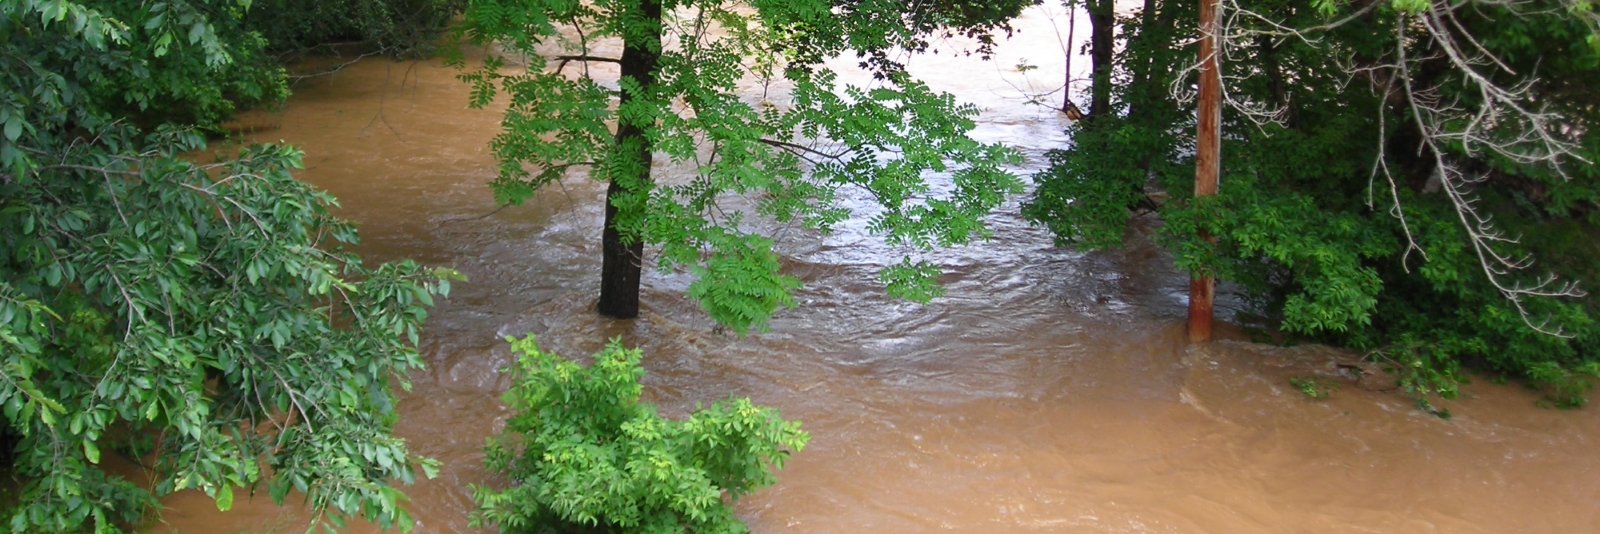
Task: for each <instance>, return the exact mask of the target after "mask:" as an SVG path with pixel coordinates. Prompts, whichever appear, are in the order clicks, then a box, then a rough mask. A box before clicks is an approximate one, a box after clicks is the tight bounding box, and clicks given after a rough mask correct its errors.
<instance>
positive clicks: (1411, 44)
mask: <svg viewBox="0 0 1600 534" xmlns="http://www.w3.org/2000/svg"><path fill="white" fill-rule="evenodd" d="M1595 7H1596V6H1595V4H1593V3H1592V2H1589V1H1587V0H1575V1H1541V2H1513V3H1504V2H1478V1H1470V2H1429V1H1426V0H1421V1H1394V2H1389V1H1356V2H1350V3H1343V2H1316V3H1314V4H1313V5H1304V4H1299V3H1295V2H1281V1H1277V0H1244V1H1240V2H1237V3H1225V4H1224V9H1223V14H1222V15H1221V16H1222V20H1223V21H1224V24H1225V28H1226V29H1225V31H1224V32H1222V34H1223V35H1224V36H1225V39H1224V42H1223V49H1224V52H1223V54H1224V55H1223V57H1222V59H1223V65H1224V66H1223V69H1224V84H1225V86H1226V91H1227V98H1228V101H1227V105H1226V106H1225V114H1224V123H1223V131H1224V134H1223V135H1224V140H1223V161H1222V172H1223V176H1222V180H1221V184H1222V187H1221V194H1220V195H1218V196H1216V197H1214V198H1206V199H1205V200H1204V201H1195V200H1194V199H1193V197H1192V195H1191V194H1190V192H1191V191H1192V188H1193V186H1192V185H1191V184H1192V183H1193V180H1194V171H1193V168H1194V167H1193V164H1192V158H1191V154H1192V150H1193V149H1192V146H1193V137H1192V135H1193V134H1192V132H1193V131H1194V118H1193V117H1194V115H1193V109H1194V108H1193V107H1192V102H1188V101H1180V100H1177V99H1175V98H1174V97H1173V96H1172V95H1173V94H1174V92H1173V91H1169V90H1168V89H1169V88H1173V89H1176V90H1177V91H1176V93H1177V94H1179V95H1184V94H1186V93H1187V92H1189V91H1192V89H1190V88H1192V87H1193V83H1194V79H1193V78H1194V77H1193V73H1194V71H1193V70H1191V69H1190V68H1189V67H1190V66H1191V65H1193V64H1194V62H1195V52H1194V49H1193V48H1178V47H1174V46H1172V43H1178V42H1192V41H1186V40H1191V39H1193V38H1194V37H1195V35H1196V25H1195V20H1196V16H1197V15H1196V11H1195V9H1196V8H1195V7H1194V6H1193V5H1192V3H1185V2H1173V1H1164V0H1148V1H1146V2H1145V3H1144V8H1143V10H1141V11H1140V12H1137V13H1135V14H1133V15H1131V16H1129V17H1126V18H1124V19H1122V20H1121V21H1120V28H1121V31H1120V32H1119V33H1117V37H1118V39H1119V40H1120V41H1121V43H1122V45H1123V46H1122V47H1121V48H1119V49H1117V53H1116V55H1115V57H1114V58H1108V59H1110V60H1111V61H1110V62H1109V63H1105V64H1104V65H1097V67H1101V66H1103V67H1104V68H1105V69H1107V70H1108V71H1109V73H1110V75H1109V76H1108V77H1107V79H1109V80H1111V84H1110V87H1109V90H1108V91H1107V92H1106V93H1107V97H1106V98H1109V99H1111V100H1110V101H1108V103H1107V105H1106V106H1105V107H1106V108H1108V110H1107V111H1106V112H1104V113H1091V115H1090V117H1089V118H1088V119H1086V120H1085V121H1083V122H1082V123H1080V124H1078V125H1076V126H1074V127H1073V131H1072V134H1073V146H1071V147H1068V148H1065V149H1063V150H1061V151H1058V152H1055V153H1054V154H1052V155H1051V159H1052V166H1051V168H1050V170H1049V171H1047V172H1045V173H1042V174H1040V175H1038V176H1036V177H1035V180H1036V181H1037V183H1038V184H1039V186H1038V189H1037V190H1036V192H1035V194H1034V196H1033V198H1032V200H1031V202H1030V203H1029V204H1028V206H1027V209H1026V213H1027V215H1029V216H1030V217H1032V218H1033V219H1035V220H1037V221H1040V222H1042V223H1044V224H1047V225H1049V227H1050V228H1051V229H1052V230H1054V231H1055V232H1056V234H1057V235H1058V236H1059V237H1060V238H1061V239H1062V240H1063V241H1066V242H1073V243H1076V244H1078V246H1082V247H1088V248H1099V247H1110V246H1116V245H1117V244H1118V243H1120V241H1121V239H1122V237H1123V225H1124V223H1125V222H1126V220H1127V218H1128V217H1129V216H1130V214H1131V213H1132V211H1131V210H1130V209H1129V208H1130V207H1134V206H1139V205H1141V204H1142V205H1144V206H1150V205H1152V203H1150V202H1148V199H1146V192H1147V191H1148V190H1152V189H1159V190H1163V191H1165V192H1167V193H1169V194H1170V200H1168V201H1167V202H1165V203H1164V204H1162V205H1161V206H1160V207H1159V215H1160V217H1161V218H1162V220H1163V221H1164V225H1163V227H1162V231H1161V236H1162V239H1164V240H1165V242H1166V243H1167V244H1169V245H1170V246H1171V247H1172V248H1173V249H1174V250H1175V251H1176V256H1177V261H1178V263H1179V264H1180V265H1181V266H1183V267H1185V268H1188V269H1191V270H1194V271H1198V272H1207V273H1214V274H1215V275H1217V276H1218V277H1220V278H1222V279H1225V280H1230V281H1233V282H1235V283H1237V284H1238V285H1239V286H1240V287H1242V288H1243V290H1244V291H1245V292H1246V294H1247V295H1248V296H1249V297H1250V298H1251V299H1252V302H1253V303H1254V304H1255V310H1256V311H1257V312H1258V313H1260V314H1261V315H1263V316H1265V317H1266V318H1268V319H1270V320H1271V321H1272V322H1273V323H1275V325H1276V326H1277V327H1278V328H1281V329H1282V330H1284V331H1287V332H1290V333H1294V334H1297V335H1299V336H1303V337H1305V338H1309V339H1314V340H1321V341H1327V342H1332V343H1337V344H1341V345H1345V346H1350V347H1354V348H1357V349H1361V350H1363V351H1367V353H1368V354H1369V356H1370V357H1372V358H1373V359H1375V360H1377V361H1380V362H1383V363H1386V364H1388V365H1389V366H1390V367H1391V368H1393V369H1394V370H1395V371H1397V372H1398V375H1397V377H1398V378H1399V380H1400V381H1401V383H1402V385H1404V386H1406V387H1407V388H1408V389H1409V390H1410V391H1412V392H1414V393H1417V394H1419V395H1420V398H1421V399H1423V402H1426V397H1427V396H1428V395H1430V394H1440V395H1446V396H1449V395H1452V394H1453V393H1454V391H1455V387H1456V384H1457V383H1458V381H1459V380H1461V379H1462V370H1463V369H1464V368H1467V367H1470V368H1475V369H1480V370H1482V371H1485V372H1487V373H1490V374H1491V375H1492V376H1496V377H1506V378H1515V379H1523V380H1526V381H1528V382H1529V383H1530V384H1533V385H1535V386H1538V387H1542V388H1546V390H1547V392H1548V393H1549V394H1550V395H1551V399H1552V400H1553V401H1555V402H1556V403H1558V404H1561V405H1569V406H1570V405H1576V404H1579V403H1582V402H1583V399H1584V397H1583V395H1584V392H1585V391H1586V390H1587V389H1588V387H1589V384H1590V381H1589V379H1588V378H1587V377H1592V376H1595V375H1600V325H1597V324H1596V321H1595V319H1596V317H1600V315H1597V312H1600V307H1597V304H1596V303H1595V301H1594V300H1592V299H1577V298H1574V297H1577V296H1580V295H1581V294H1582V292H1581V290H1579V289H1578V288H1575V287H1573V286H1571V285H1568V284H1569V283H1575V282H1582V283H1583V284H1582V285H1584V286H1590V287H1592V283H1594V282H1600V277H1597V275H1600V250H1597V246H1596V243H1597V240H1596V239H1595V236H1597V235H1600V233H1597V231H1596V228H1597V226H1596V225H1597V224H1600V167H1596V165H1595V162H1596V161H1597V159H1600V131H1597V129H1596V127H1597V126H1600V105H1597V103H1600V86H1596V85H1595V84H1593V83H1591V82H1592V81H1594V80H1600V33H1597V32H1600V18H1597V16H1596V14H1595ZM1097 81H1098V79H1097ZM1095 94H1096V96H1097V97H1098V96H1099V94H1100V93H1099V92H1096V93H1095ZM1189 94H1192V93H1189ZM1201 229H1205V230H1207V231H1208V232H1209V233H1210V235H1212V236H1215V237H1216V242H1215V243H1214V244H1212V243H1207V242H1206V241H1204V240H1202V239H1199V238H1198V237H1197V234H1198V233H1199V230H1201ZM1552 277H1553V278H1552Z"/></svg>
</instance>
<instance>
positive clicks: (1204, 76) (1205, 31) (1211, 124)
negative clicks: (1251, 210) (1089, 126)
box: [1189, 0, 1222, 343]
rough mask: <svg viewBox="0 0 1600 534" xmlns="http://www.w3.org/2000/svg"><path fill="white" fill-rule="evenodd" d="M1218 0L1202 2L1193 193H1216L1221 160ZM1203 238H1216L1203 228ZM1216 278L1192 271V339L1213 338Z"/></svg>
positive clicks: (1197, 194)
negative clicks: (1212, 325) (1213, 303)
mask: <svg viewBox="0 0 1600 534" xmlns="http://www.w3.org/2000/svg"><path fill="white" fill-rule="evenodd" d="M1217 27H1218V25H1217V0H1201V1H1200V94H1199V97H1198V98H1197V106H1198V108H1197V109H1196V111H1195V114H1196V119H1197V120H1196V122H1198V123H1199V124H1198V126H1197V130H1198V131H1196V132H1195V150H1194V196H1195V201H1196V202H1199V201H1200V197H1204V196H1207V195H1215V194H1217V179H1218V177H1219V175H1220V174H1221V170H1222V169H1221V167H1220V165H1221V160H1222V135H1221V129H1222V102H1221V100H1222V73H1221V64H1220V61H1218V58H1217ZM1200 238H1201V239H1204V240H1206V241H1207V242H1211V243H1215V242H1216V240H1215V238H1213V237H1211V236H1210V235H1209V234H1207V233H1206V231H1205V229H1204V227H1202V228H1201V230H1200ZM1215 292H1216V281H1215V280H1213V279H1212V278H1211V275H1209V274H1202V273H1193V274H1192V278H1190V283H1189V341H1191V342H1194V343H1204V342H1207V341H1211V314H1212V309H1211V305H1212V299H1213V297H1214V296H1215Z"/></svg>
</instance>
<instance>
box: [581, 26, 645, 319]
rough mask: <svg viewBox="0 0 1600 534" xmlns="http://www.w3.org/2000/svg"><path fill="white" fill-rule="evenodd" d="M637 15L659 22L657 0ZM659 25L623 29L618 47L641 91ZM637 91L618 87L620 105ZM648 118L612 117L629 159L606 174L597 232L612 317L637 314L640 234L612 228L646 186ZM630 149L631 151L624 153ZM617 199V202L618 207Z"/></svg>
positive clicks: (603, 296) (627, 74) (625, 74)
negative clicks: (637, 30) (602, 225)
mask: <svg viewBox="0 0 1600 534" xmlns="http://www.w3.org/2000/svg"><path fill="white" fill-rule="evenodd" d="M638 9H639V11H640V13H639V15H640V18H641V19H643V20H646V21H650V23H652V24H659V21H660V20H661V2H660V0H641V1H640V2H639V8H638ZM660 50H661V30H660V29H659V27H657V28H656V29H654V30H651V31H650V32H649V33H648V34H625V35H624V36H623V48H622V78H624V79H626V78H633V79H634V80H635V81H637V82H638V84H639V86H640V87H642V88H645V89H644V90H645V91H646V92H648V91H649V88H650V87H651V86H652V85H654V84H655V70H656V65H657V63H659V62H660V59H661V52H660ZM639 96H641V95H634V94H630V93H628V92H627V91H623V93H622V100H621V105H627V104H628V102H630V101H632V100H633V99H634V98H638V97H639ZM646 126H649V125H648V124H635V123H634V122H632V121H630V120H627V119H620V118H619V120H618V122H617V150H619V151H623V152H624V153H623V154H619V155H621V156H622V157H624V158H631V159H632V161H628V162H626V164H623V165H618V168H620V169H624V170H621V171H620V172H619V173H618V175H613V176H612V177H611V183H610V185H609V186H607V187H606V226H605V230H604V232H603V233H602V236H601V252H600V254H601V256H602V260H601V264H600V304H599V306H598V307H597V308H598V311H599V312H600V315H604V316H607V317H614V318H617V319H632V318H635V317H638V316H639V280H640V277H641V275H642V274H643V271H644V241H643V236H637V235H623V233H622V231H621V230H619V229H618V228H617V224H618V223H619V216H620V215H621V213H620V212H621V210H622V209H624V208H625V209H639V207H641V205H640V204H638V203H640V202H642V200H639V197H638V195H637V194H631V195H630V193H638V194H642V193H643V192H644V191H645V190H648V189H649V187H650V183H651V182H650V164H651V160H652V147H651V145H650V140H649V139H648V138H646V137H645V135H644V128H645V127H646ZM627 152H631V153H632V154H627ZM619 204H622V206H621V207H619Z"/></svg>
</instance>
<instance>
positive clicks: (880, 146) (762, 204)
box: [462, 0, 1020, 332]
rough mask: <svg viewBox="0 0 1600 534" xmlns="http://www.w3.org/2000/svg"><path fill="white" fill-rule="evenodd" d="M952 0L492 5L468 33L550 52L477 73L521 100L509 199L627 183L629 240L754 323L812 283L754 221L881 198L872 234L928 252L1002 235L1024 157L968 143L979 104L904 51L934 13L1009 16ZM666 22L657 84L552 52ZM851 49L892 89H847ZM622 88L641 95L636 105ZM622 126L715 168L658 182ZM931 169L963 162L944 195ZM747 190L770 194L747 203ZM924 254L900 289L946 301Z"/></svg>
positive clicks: (512, 122) (960, 17) (514, 47)
mask: <svg viewBox="0 0 1600 534" xmlns="http://www.w3.org/2000/svg"><path fill="white" fill-rule="evenodd" d="M1003 4H1005V5H1007V6H1011V8H1015V7H1017V5H1020V4H1017V5H1012V4H1016V3H1014V2H1013V3H1003ZM940 5H941V6H943V9H947V11H938V10H937V9H935V11H934V12H933V13H936V15H930V16H921V15H917V14H916V13H906V12H904V10H906V9H907V7H906V6H905V5H903V4H902V3H898V2H866V1H863V2H829V1H826V0H802V1H791V0H784V1H756V2H749V3H748V5H743V4H736V3H732V2H722V1H714V0H702V1H685V2H665V3H664V7H665V9H666V14H665V15H664V16H663V17H662V19H661V20H650V19H648V17H643V16H641V15H640V0H613V1H601V2H572V1H565V0H548V1H534V2H520V1H519V2H509V1H498V0H482V1H475V2H472V3H471V4H470V5H469V7H468V10H467V12H466V16H465V21H464V23H463V25H462V28H463V30H464V31H465V32H466V33H467V35H469V36H470V37H471V38H472V39H473V40H474V41H476V42H478V43H482V44H489V43H496V46H499V47H501V49H503V50H504V51H505V52H506V53H507V54H508V55H511V56H516V57H521V56H526V57H528V59H529V61H531V64H530V65H529V66H528V69H527V70H526V72H518V73H511V71H506V70H502V69H501V67H502V62H501V60H499V59H495V58H491V59H489V60H488V61H486V62H485V64H484V65H483V68H481V69H478V70H475V71H472V72H470V73H468V74H466V75H464V76H462V78H463V79H465V80H467V81H468V82H470V83H471V84H472V85H473V99H472V105H474V106H483V105H486V104H488V103H489V102H490V101H492V100H494V99H495V98H496V97H497V96H499V95H501V94H502V93H503V94H504V95H506V97H508V99H509V101H510V105H509V107H508V109H507V111H506V117H505V120H504V122H503V124H504V126H505V128H506V130H505V132H503V133H501V134H500V135H498V136H497V137H496V138H495V140H494V141H493V145H492V148H493V150H494V153H495V155H496V157H498V158H499V159H500V162H501V166H500V175H499V177H498V178H497V179H496V180H495V181H494V183H493V186H494V190H495V193H496V196H497V198H498V199H499V200H501V201H505V202H511V203H517V202H521V201H523V200H524V199H526V198H528V197H529V196H530V195H532V194H533V193H534V192H535V191H537V190H538V189H539V188H541V187H543V186H545V185H547V184H549V183H551V182H553V181H556V180H558V179H560V177H561V176H562V175H563V173H564V172H565V171H567V170H568V169H570V168H573V167H586V168H588V171H589V176H590V177H592V178H594V179H597V180H604V181H612V182H618V183H620V184H621V185H623V186H624V189H625V192H624V193H622V194H619V195H615V196H613V198H612V199H611V202H612V204H613V205H614V206H616V207H617V208H618V210H619V217H618V221H617V223H616V225H615V227H616V228H618V229H619V230H620V231H622V233H623V235H624V239H627V240H630V241H633V240H643V242H645V243H647V244H650V245H654V246H659V247H660V253H659V255H658V262H657V265H658V266H659V267H660V268H662V269H669V268H673V267H679V266H687V267H689V268H690V269H691V270H692V271H693V272H695V273H696V274H697V275H699V276H700V282H698V283H696V286H695V287H694V288H691V294H692V295H693V296H694V297H695V298H696V299H697V300H698V301H699V302H700V304H701V306H702V307H704V308H705V309H706V310H707V312H708V313H710V314H711V316H712V317H713V318H715V319H716V320H718V321H721V322H723V323H724V324H727V325H729V326H732V327H733V328H735V329H736V330H738V331H740V332H744V331H746V330H747V329H748V328H751V327H756V328H760V327H762V325H763V324H764V323H765V320H766V317H767V316H768V315H770V314H771V313H772V312H773V311H774V310H775V309H777V307H779V306H783V305H788V304H790V303H791V299H790V298H789V294H790V291H791V290H793V289H794V288H795V287H798V284H799V282H798V280H796V279H794V278H793V277H791V276H787V275H782V274H779V271H778V268H779V262H778V261H777V256H776V255H775V254H774V253H773V252H772V250H771V242H770V240H767V239H760V238H755V237H754V236H752V232H753V231H752V230H751V229H750V227H749V226H748V225H745V223H747V221H755V220H758V219H759V220H762V221H770V222H772V223H775V224H778V225H789V224H798V225H803V226H805V227H809V228H816V229H820V230H823V231H827V230H828V229H830V228H831V227H832V226H833V225H835V224H836V223H838V222H840V221H841V220H844V219H845V218H846V217H849V216H851V215H852V213H851V209H850V208H847V207H846V206H844V205H843V204H842V203H841V201H840V200H839V199H840V197H841V196H842V194H843V193H844V192H845V191H846V190H849V189H855V190H862V191H867V192H869V193H870V194H871V196H872V198H874V199H875V200H876V203H877V205H876V206H875V207H873V208H872V210H871V211H872V212H874V213H871V215H870V216H871V217H872V220H871V224H870V228H871V229H872V230H874V231H876V232H879V233H881V234H883V235H884V236H885V237H886V239H887V240H889V241H890V242H892V243H897V244H907V245H912V246H915V247H919V248H923V249H926V248H930V247H934V246H951V245H957V244H962V243H967V242H970V241H971V240H973V239H981V238H984V237H985V236H987V235H988V230H987V229H986V228H984V226H983V224H982V221H981V218H982V217H983V216H984V215H985V214H987V213H988V212H989V211H990V210H992V209H994V208H995V207H996V206H998V205H999V204H1000V202H1001V201H1002V200H1003V199H1004V198H1005V196H1006V195H1007V194H1009V193H1013V192H1016V191H1018V189H1019V183H1018V180H1017V179H1016V178H1015V177H1014V176H1013V175H1012V174H1011V173H1009V172H1008V171H1007V170H1006V168H1005V167H1006V166H1007V165H1011V164H1015V163H1018V162H1019V159H1018V155H1017V154H1016V153H1015V152H1014V151H1011V150H1009V149H1006V148H1004V147H1001V146H998V145H991V144H983V143H979V142H976V141H973V140H972V139H970V138H969V137H967V133H968V132H969V131H970V130H971V129H972V128H973V126H974V122H973V119H974V118H975V116H976V115H977V113H978V109H977V108H976V107H974V106H971V105H963V104H958V103H956V102H955V101H954V99H953V98H952V97H951V96H950V95H948V94H943V93H939V92H936V91H933V90H931V89H930V88H929V87H928V86H927V85H925V84H923V83H922V82H920V81H917V80H916V79H914V78H912V77H911V76H909V75H908V74H907V73H906V72H905V71H904V70H903V69H901V68H900V66H899V65H898V64H897V63H895V62H894V61H890V60H889V59H888V58H889V56H888V55H887V53H888V52H892V51H893V48H894V47H896V46H909V47H913V48H914V47H916V46H917V45H916V43H921V42H922V41H920V36H921V35H923V34H925V33H926V32H928V31H932V30H933V29H935V28H934V27H932V26H929V24H940V25H943V26H940V27H943V28H947V29H950V30H951V31H961V32H964V33H966V32H978V31H980V30H979V29H978V28H981V27H985V26H984V24H983V23H981V22H980V21H979V19H982V18H984V17H990V16H995V17H998V16H1001V15H1000V13H1001V12H1002V11H1005V10H1003V9H1000V8H999V7H992V8H984V9H978V8H977V7H976V6H967V5H966V4H959V5H956V4H950V5H946V4H940ZM963 6H965V7H963ZM968 7H971V8H972V9H967V8H968ZM958 8H959V9H958ZM1008 9H1009V8H1008ZM990 11H993V13H990ZM930 21H932V22H930ZM989 24H991V25H992V23H989ZM563 31H565V32H566V33H563ZM651 34H658V35H660V36H661V43H662V44H660V45H658V48H659V50H655V51H656V52H659V54H660V59H659V61H658V63H657V66H656V68H655V70H653V71H652V73H653V75H654V83H651V84H649V85H648V86H643V85H640V83H638V82H637V80H635V79H633V78H628V79H626V80H624V81H622V82H620V83H619V82H617V81H616V80H615V78H612V79H605V78H604V77H603V76H601V75H600V74H599V73H598V72H595V71H596V70H597V68H598V66H599V65H601V64H602V63H599V62H585V61H582V60H570V61H569V60H565V59H558V58H557V57H555V56H552V57H549V58H547V57H544V56H542V55H541V51H543V52H544V53H550V52H549V51H551V50H558V51H559V54H568V55H589V54H591V53H592V50H593V44H594V43H595V42H597V41H601V40H605V39H616V38H618V37H626V36H629V35H634V36H638V35H646V36H648V35H651ZM639 40H641V41H648V40H649V39H647V38H639ZM922 46H925V44H924V45H922ZM848 52H855V53H858V54H861V55H862V56H863V57H864V58H865V59H864V61H863V64H864V65H867V66H869V67H870V68H872V69H873V71H874V73H875V74H877V75H878V77H879V81H878V82H876V83H874V84H873V85H871V86H867V87H862V86H854V85H849V84H841V83H839V82H838V81H837V76H836V74H835V73H834V72H833V71H831V70H829V69H828V68H826V67H824V66H823V65H822V63H821V62H822V60H824V59H826V58H830V57H833V56H837V55H840V54H843V53H848ZM612 59H615V58H612ZM608 72H614V71H608ZM752 81H754V82H762V83H778V84H786V85H789V86H792V89H789V90H788V91H787V93H788V94H787V99H786V100H785V99H783V98H778V97H777V96H776V95H775V96H774V98H775V99H777V100H779V101H777V102H773V101H761V102H754V101H749V100H746V99H742V98H741V97H740V96H739V94H740V89H739V87H740V84H741V83H742V82H743V83H750V82H752ZM621 95H626V96H627V97H628V98H626V99H621V101H622V102H624V104H622V105H620V106H619V105H618V101H619V99H618V98H617V97H618V96H621ZM619 119H620V120H623V121H625V122H629V123H633V124H638V125H640V127H641V128H642V129H643V130H644V134H643V137H644V139H645V140H646V141H648V143H649V144H650V145H649V146H650V147H651V149H652V150H653V151H654V153H655V154H656V162H657V163H665V164H672V165H692V166H694V167H695V168H696V169H697V172H696V174H695V175H694V176H693V177H692V178H691V179H688V180H686V181H682V182H675V183H666V182H662V181H658V180H655V179H652V178H650V177H648V175H647V174H646V173H644V172H643V170H642V169H640V168H639V163H638V157H637V153H638V147H637V146H635V145H631V144H628V143H620V142H619V141H618V140H617V138H616V137H615V136H614V134H613V130H612V128H613V125H614V124H615V123H616V122H617V121H618V120H619ZM631 142H632V141H630V143H631ZM624 145H626V146H624ZM663 159H665V160H666V161H662V160H663ZM930 173H947V174H948V176H949V180H950V181H951V182H952V184H951V185H950V186H948V187H935V186H934V185H933V183H932V182H931V181H930V180H929V178H928V175H929V174H930ZM639 175H645V176H646V178H645V180H643V182H642V183H641V180H640V179H638V178H636V176H639ZM733 196H740V197H745V198H749V199H753V202H752V203H751V204H753V206H751V207H749V208H748V210H747V211H741V210H740V209H736V208H737V206H739V205H740V204H739V203H735V202H729V199H730V197H733ZM908 261H909V259H908ZM919 265H920V267H919V268H918V269H911V270H905V269H902V270H897V271H894V272H891V273H886V278H887V279H890V280H893V281H894V282H893V283H895V284H896V285H895V287H897V288H906V289H905V290H899V291H896V293H897V294H900V295H903V296H907V297H910V298H914V299H917V300H927V299H929V298H931V297H933V296H934V295H935V294H936V291H935V290H931V289H929V288H928V284H927V283H925V282H926V281H927V280H930V279H931V275H932V274H936V272H937V270H936V269H933V268H932V267H931V265H928V264H925V263H923V264H919ZM912 279H916V280H919V281H913V280H912Z"/></svg>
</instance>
